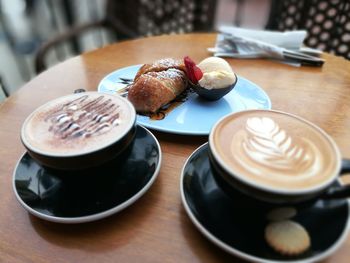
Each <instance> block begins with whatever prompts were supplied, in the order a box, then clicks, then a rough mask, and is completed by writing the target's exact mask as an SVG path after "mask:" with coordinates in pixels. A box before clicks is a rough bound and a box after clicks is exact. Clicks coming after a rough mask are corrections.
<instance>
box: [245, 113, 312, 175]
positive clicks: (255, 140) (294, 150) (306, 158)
mask: <svg viewBox="0 0 350 263" xmlns="http://www.w3.org/2000/svg"><path fill="white" fill-rule="evenodd" d="M245 129H246V132H247V137H246V139H245V140H244V141H243V145H242V146H243V149H244V152H245V153H246V155H247V156H249V158H251V159H252V160H254V161H255V162H256V163H258V164H260V165H264V166H267V167H268V168H272V169H277V170H280V171H282V172H284V174H286V175H287V174H293V175H306V174H309V175H311V174H312V171H313V170H314V169H313V168H314V166H315V164H316V161H317V160H316V157H315V156H316V155H315V153H314V152H313V150H314V147H312V145H311V144H310V143H309V142H308V141H306V140H302V139H299V140H298V142H299V143H298V144H297V143H296V140H293V139H292V138H291V137H290V136H289V135H288V134H287V133H286V131H285V130H283V129H281V128H280V127H279V125H278V124H277V123H276V122H275V121H274V120H273V119H271V118H267V117H262V118H258V117H253V118H249V119H248V120H247V122H246V127H245Z"/></svg>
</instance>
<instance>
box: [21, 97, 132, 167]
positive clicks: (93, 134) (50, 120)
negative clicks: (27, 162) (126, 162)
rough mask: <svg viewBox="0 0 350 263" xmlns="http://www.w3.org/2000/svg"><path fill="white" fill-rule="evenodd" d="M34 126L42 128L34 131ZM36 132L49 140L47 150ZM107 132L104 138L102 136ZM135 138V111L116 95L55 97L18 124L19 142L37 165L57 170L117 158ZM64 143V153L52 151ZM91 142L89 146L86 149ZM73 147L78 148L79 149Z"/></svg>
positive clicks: (97, 163) (128, 103) (87, 165)
mask: <svg viewBox="0 0 350 263" xmlns="http://www.w3.org/2000/svg"><path fill="white" fill-rule="evenodd" d="M62 116H63V117H62ZM121 116H122V117H121ZM118 118H119V119H118ZM61 119H62V120H63V121H62V123H60V120H61ZM122 122H123V123H122ZM42 123H44V124H42ZM38 125H43V126H42V127H44V128H43V129H36V126H38ZM28 127H30V128H28ZM119 127H120V129H119ZM45 128H46V129H45ZM102 129H106V130H107V131H104V130H102ZM39 132H40V133H44V136H42V137H43V138H46V139H47V140H50V142H49V143H47V142H45V144H46V145H47V144H49V145H48V147H46V145H45V146H42V145H43V144H44V143H43V142H42V141H41V139H42V138H41V136H39V135H37V133H39ZM107 132H108V133H109V135H108V137H103V136H105V134H106V133H107ZM29 133H30V134H31V135H29ZM45 134H49V136H46V135H45ZM67 134H68V135H67ZM135 135H136V111H135V109H134V107H133V106H132V104H131V103H130V102H129V101H127V100H126V99H125V98H122V97H121V96H119V95H110V94H102V93H98V92H84V93H77V94H71V95H68V96H64V97H61V98H57V99H55V100H52V101H50V102H48V103H46V104H44V105H42V106H41V107H39V108H37V109H36V110H35V111H34V112H33V113H32V114H30V115H29V116H28V118H27V119H26V120H25V121H24V123H23V125H22V130H21V141H22V143H23V145H24V146H25V148H26V149H27V151H28V153H29V155H30V156H31V157H32V158H33V159H34V160H35V161H37V162H38V163H39V164H41V165H44V166H46V167H48V168H53V169H57V170H83V169H89V168H91V167H96V166H99V165H101V164H104V163H107V162H108V161H110V160H113V159H115V158H116V157H118V156H120V155H121V154H122V153H123V152H124V151H126V150H127V149H128V146H130V145H131V144H132V142H133V141H134V138H135ZM56 139H57V141H56ZM43 140H44V139H43ZM100 140H101V141H100ZM66 141H69V145H70V146H67V147H66V148H67V150H62V149H60V151H55V147H61V146H60V144H65V143H66ZM91 143H92V144H93V147H90V146H89V144H90V145H91ZM55 144H57V146H50V145H55ZM75 144H77V145H79V146H80V145H81V150H80V148H79V147H74V145H75ZM67 145H68V143H67ZM45 147H46V148H45ZM89 147H90V148H89ZM51 148H52V150H51ZM47 149H50V150H47Z"/></svg>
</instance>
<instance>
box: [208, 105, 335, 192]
mask: <svg viewBox="0 0 350 263" xmlns="http://www.w3.org/2000/svg"><path fill="white" fill-rule="evenodd" d="M209 145H210V150H211V152H212V155H213V157H214V159H215V161H216V162H217V163H218V164H219V165H220V167H222V168H223V169H224V170H225V171H226V172H228V173H229V174H231V175H232V176H234V177H235V178H236V179H238V180H240V181H242V182H244V183H247V184H250V185H254V186H255V187H258V188H262V189H269V190H272V191H286V192H290V193H293V192H302V191H313V190H315V189H320V188H324V187H325V186H327V185H328V184H329V183H330V182H331V181H333V180H334V179H335V177H336V176H337V175H338V173H339V170H340V154H339V151H338V148H337V147H336V145H335V143H334V142H333V140H332V139H331V138H330V137H329V136H328V135H327V134H326V133H325V132H324V131H322V130H321V129H320V128H318V127H317V126H315V125H314V124H312V123H310V122H308V121H306V120H304V119H302V118H299V117H296V116H294V115H291V114H287V113H283V112H278V111H269V110H250V111H242V112H239V113H235V114H232V115H229V116H227V117H224V118H223V119H222V120H221V121H219V123H217V124H216V125H215V127H214V128H213V130H212V132H211V134H210V139H209Z"/></svg>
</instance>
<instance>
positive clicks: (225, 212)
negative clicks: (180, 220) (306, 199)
mask: <svg viewBox="0 0 350 263" xmlns="http://www.w3.org/2000/svg"><path fill="white" fill-rule="evenodd" d="M180 187H181V195H182V202H183V204H184V207H185V209H186V212H187V214H188V215H189V217H190V219H191V220H192V222H193V223H194V225H195V226H196V227H197V228H198V229H199V230H200V231H201V232H202V234H204V235H205V236H206V237H207V238H208V239H209V240H211V241H212V242H214V243H215V244H216V245H218V246H219V247H221V248H222V249H224V250H226V251H227V252H229V253H231V254H233V255H236V256H239V257H241V258H244V259H246V260H250V261H258V262H266V261H268V262H277V261H286V262H287V261H288V262H289V261H293V262H295V261H296V262H314V261H319V260H321V259H323V258H325V257H327V256H329V255H330V254H331V253H333V252H334V251H335V250H336V249H337V248H338V247H339V246H340V245H341V244H342V243H343V241H345V238H346V235H347V227H348V224H349V203H348V201H347V200H333V201H330V200H329V201H324V200H319V201H317V202H316V203H315V204H314V205H313V206H311V207H308V208H304V209H303V210H299V211H298V213H297V215H296V216H295V217H293V219H292V220H293V221H296V222H298V223H300V224H301V225H303V226H304V227H305V228H306V229H307V231H308V232H309V234H310V237H311V248H310V249H309V250H308V251H307V252H306V253H304V254H302V255H300V256H298V257H286V256H281V255H279V254H278V253H276V252H275V251H273V250H272V249H271V248H270V247H269V246H268V244H266V242H265V240H264V229H265V227H266V225H267V223H268V221H267V220H266V218H265V216H266V215H265V213H262V212H261V210H254V211H247V210H248V209H245V210H243V211H242V205H241V204H240V205H239V204H237V203H235V200H234V199H231V198H229V197H228V196H227V195H226V194H225V193H224V192H223V191H222V190H221V189H220V188H219V187H218V186H217V184H216V182H215V180H214V178H213V175H212V171H211V168H210V163H209V159H208V144H204V145H202V146H201V147H199V148H198V149H197V150H196V151H195V152H194V153H193V154H192V155H191V156H190V157H189V158H188V160H187V162H186V164H185V166H184V168H183V171H182V176H181V183H180ZM251 210H253V209H251Z"/></svg>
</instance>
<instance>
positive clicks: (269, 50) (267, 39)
mask: <svg viewBox="0 0 350 263" xmlns="http://www.w3.org/2000/svg"><path fill="white" fill-rule="evenodd" d="M219 31H220V34H218V37H217V41H216V45H215V47H214V48H208V51H210V52H212V53H214V56H218V57H232V58H272V59H277V60H278V61H280V62H283V63H287V64H291V65H294V66H300V65H301V62H302V63H310V61H311V62H313V64H315V63H314V61H315V60H316V61H317V65H318V66H320V65H322V64H323V62H324V61H323V60H322V59H317V58H315V57H312V56H310V55H316V56H318V55H319V54H320V53H322V52H321V51H319V50H316V49H310V48H305V47H303V46H302V43H303V41H304V39H305V37H306V34H307V33H306V31H305V30H298V31H290V32H273V31H262V30H252V29H243V28H237V27H232V26H221V27H220V28H219ZM305 61H306V62H305Z"/></svg>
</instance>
